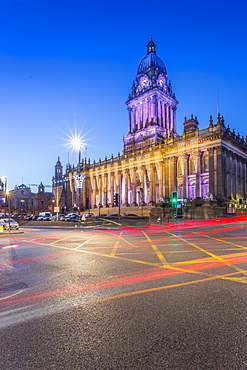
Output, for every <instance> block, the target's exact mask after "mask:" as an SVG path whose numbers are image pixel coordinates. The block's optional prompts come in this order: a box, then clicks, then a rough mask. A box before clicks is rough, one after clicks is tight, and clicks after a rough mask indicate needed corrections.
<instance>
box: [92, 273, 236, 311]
mask: <svg viewBox="0 0 247 370" xmlns="http://www.w3.org/2000/svg"><path fill="white" fill-rule="evenodd" d="M233 274H237V272H233V273H231V274H226V275H218V276H212V277H208V278H205V279H200V280H195V281H187V282H185V283H178V284H172V285H165V286H161V287H156V288H149V289H143V290H136V291H132V292H128V293H122V294H117V295H114V296H110V297H105V298H100V299H97V300H94V301H90V302H87V303H89V304H92V303H100V302H104V301H110V300H112V299H117V298H125V297H130V296H133V295H137V294H143V293H151V292H156V291H160V290H165V289H171V288H178V287H182V286H186V285H192V284H198V283H203V282H206V281H210V280H215V279H225V278H227V277H228V276H229V275H233Z"/></svg>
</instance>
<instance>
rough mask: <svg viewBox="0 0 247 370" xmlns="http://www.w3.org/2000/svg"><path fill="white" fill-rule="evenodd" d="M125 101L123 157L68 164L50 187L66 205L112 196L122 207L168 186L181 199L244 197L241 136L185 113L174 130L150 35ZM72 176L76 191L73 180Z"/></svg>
mask: <svg viewBox="0 0 247 370" xmlns="http://www.w3.org/2000/svg"><path fill="white" fill-rule="evenodd" d="M126 104H127V109H128V116H129V118H128V134H127V135H126V136H125V138H124V145H123V154H122V155H120V154H119V155H118V156H117V157H112V158H110V159H105V160H104V161H99V162H98V163H95V162H94V163H92V164H91V163H90V161H82V162H81V163H79V164H78V165H77V166H71V165H70V164H69V165H67V167H66V171H65V173H64V174H63V175H62V176H61V178H59V180H58V179H55V178H54V179H53V187H56V186H59V184H60V186H61V185H62V187H63V197H62V202H64V205H65V206H66V208H67V209H68V210H69V209H72V208H73V207H76V206H77V207H78V206H79V205H80V206H82V208H83V209H88V208H94V207H98V206H99V205H103V206H114V204H115V203H116V199H117V202H118V201H119V202H120V204H121V205H123V206H129V205H131V206H138V205H141V204H142V205H144V204H147V205H154V204H157V203H158V202H159V201H160V200H164V199H168V198H170V197H171V194H172V192H173V191H177V194H178V198H181V199H196V198H204V199H206V198H210V197H212V198H215V197H218V198H224V199H228V200H229V202H231V201H234V200H235V201H237V200H238V199H244V200H245V199H246V198H247V186H246V181H247V178H246V177H247V142H246V138H243V137H242V138H241V137H240V136H239V134H238V135H236V133H235V132H234V130H233V131H231V130H230V128H229V127H228V128H226V127H225V124H224V118H223V116H221V115H220V114H219V115H218V117H217V118H216V122H215V123H214V122H213V119H212V117H211V116H210V120H209V125H208V127H207V128H205V129H202V130H200V129H199V123H198V120H197V118H196V117H193V116H191V118H190V119H186V118H185V121H184V132H183V134H182V135H179V134H178V133H177V132H176V109H177V108H176V106H177V104H178V102H177V100H176V97H175V95H174V93H173V92H172V86H171V83H170V81H169V80H168V76H167V71H166V67H165V65H164V63H163V61H162V60H161V59H160V58H159V57H157V55H156V45H155V44H154V42H153V40H152V39H151V40H150V41H149V43H148V51H147V55H146V57H145V58H143V59H142V61H141V62H140V64H139V67H138V73H137V76H136V81H135V82H134V83H133V86H132V92H131V94H130V95H129V99H128V101H127V103H126ZM60 169H61V164H60ZM56 170H57V169H56ZM78 175H80V176H81V179H83V180H82V188H78V186H77V185H76V184H77V182H76V180H78ZM56 176H58V173H56V175H55V177H56ZM59 176H60V173H59ZM115 205H116V204H115Z"/></svg>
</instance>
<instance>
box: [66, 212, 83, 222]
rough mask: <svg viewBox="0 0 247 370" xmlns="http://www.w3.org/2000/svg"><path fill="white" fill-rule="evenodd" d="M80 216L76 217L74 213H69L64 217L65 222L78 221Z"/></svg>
mask: <svg viewBox="0 0 247 370" xmlns="http://www.w3.org/2000/svg"><path fill="white" fill-rule="evenodd" d="M79 220H80V216H78V215H77V214H75V213H69V214H68V215H67V216H65V221H79Z"/></svg>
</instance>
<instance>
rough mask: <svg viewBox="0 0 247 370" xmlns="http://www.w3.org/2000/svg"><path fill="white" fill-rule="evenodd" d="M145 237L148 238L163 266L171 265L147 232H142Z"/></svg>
mask: <svg viewBox="0 0 247 370" xmlns="http://www.w3.org/2000/svg"><path fill="white" fill-rule="evenodd" d="M142 233H143V235H144V236H145V237H146V238H147V240H148V241H149V243H150V244H151V246H152V248H153V250H154V251H155V253H156V255H157V256H158V258H159V260H160V261H161V263H162V265H165V266H166V265H169V264H168V262H167V260H166V259H165V257H164V256H163V254H162V253H161V252H160V251H159V249H158V248H157V246H156V245H155V244H153V242H152V240H151V239H150V238H149V236H148V235H147V234H146V233H145V231H142Z"/></svg>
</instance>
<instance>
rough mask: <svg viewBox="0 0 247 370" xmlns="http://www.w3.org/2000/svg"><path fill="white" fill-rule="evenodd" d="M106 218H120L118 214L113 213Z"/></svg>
mask: <svg viewBox="0 0 247 370" xmlns="http://www.w3.org/2000/svg"><path fill="white" fill-rule="evenodd" d="M106 217H121V215H119V214H118V213H113V214H112V215H107V216H106Z"/></svg>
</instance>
